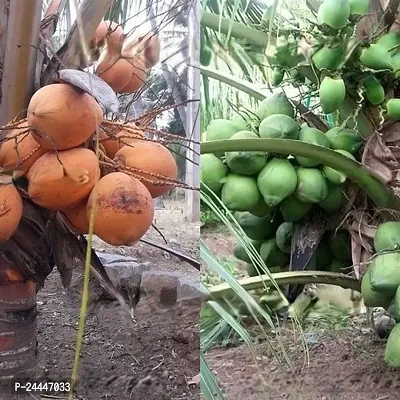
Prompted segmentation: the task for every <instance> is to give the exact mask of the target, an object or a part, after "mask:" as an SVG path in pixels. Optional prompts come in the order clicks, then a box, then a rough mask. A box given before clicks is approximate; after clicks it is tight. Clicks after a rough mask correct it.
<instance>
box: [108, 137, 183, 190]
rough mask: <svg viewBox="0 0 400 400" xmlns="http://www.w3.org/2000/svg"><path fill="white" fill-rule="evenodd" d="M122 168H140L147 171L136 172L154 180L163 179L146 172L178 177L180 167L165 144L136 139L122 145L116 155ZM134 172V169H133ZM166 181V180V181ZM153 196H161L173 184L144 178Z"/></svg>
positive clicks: (117, 161)
mask: <svg viewBox="0 0 400 400" xmlns="http://www.w3.org/2000/svg"><path fill="white" fill-rule="evenodd" d="M114 161H115V162H116V164H117V166H118V167H120V168H125V167H131V168H138V169H140V170H142V171H145V172H136V171H135V172H134V173H135V174H138V175H141V176H143V177H144V178H146V179H148V180H152V181H161V182H162V179H161V178H157V177H154V176H151V175H150V174H148V173H146V172H150V173H153V174H159V175H162V176H165V177H167V178H170V179H174V180H176V179H177V176H178V167H177V165H176V161H175V159H174V157H173V156H172V154H171V153H170V151H169V150H168V149H167V148H166V147H164V146H163V145H161V144H159V143H155V142H150V141H140V140H138V141H136V142H134V143H130V145H129V146H124V147H122V148H121V149H120V150H119V151H118V152H117V154H116V155H115V157H114ZM132 172H133V171H132ZM164 182H165V181H164ZM143 184H144V185H145V186H146V187H147V189H148V190H149V192H150V193H151V195H152V197H153V198H156V197H159V196H161V195H163V194H164V193H166V192H168V191H169V190H170V189H171V185H168V184H163V185H159V184H158V185H156V184H153V183H149V182H147V181H145V180H143Z"/></svg>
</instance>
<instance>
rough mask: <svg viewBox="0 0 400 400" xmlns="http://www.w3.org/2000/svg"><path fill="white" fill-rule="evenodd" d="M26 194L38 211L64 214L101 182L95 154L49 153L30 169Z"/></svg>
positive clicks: (80, 151)
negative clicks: (37, 206) (61, 211)
mask: <svg viewBox="0 0 400 400" xmlns="http://www.w3.org/2000/svg"><path fill="white" fill-rule="evenodd" d="M27 177H28V181H29V186H28V194H29V196H30V197H31V199H32V200H33V201H34V202H35V203H36V204H38V205H39V206H41V207H44V208H48V209H49V210H65V209H69V208H71V207H74V206H76V205H78V204H79V203H80V202H81V201H83V200H84V199H85V198H87V197H88V196H89V193H90V191H91V190H92V189H93V187H94V185H95V184H96V182H97V181H98V180H99V178H100V168H99V163H98V160H97V157H96V154H95V153H94V152H93V151H91V150H89V149H85V148H76V149H70V150H64V151H59V152H58V153H56V152H53V151H51V152H48V153H46V154H45V155H43V156H42V157H40V158H39V159H38V160H37V161H36V162H35V163H34V164H33V165H32V167H31V168H30V170H29V172H28V174H27Z"/></svg>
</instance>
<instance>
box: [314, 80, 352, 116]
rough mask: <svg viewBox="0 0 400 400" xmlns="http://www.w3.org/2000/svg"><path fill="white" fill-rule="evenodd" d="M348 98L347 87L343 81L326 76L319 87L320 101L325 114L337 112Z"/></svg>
mask: <svg viewBox="0 0 400 400" xmlns="http://www.w3.org/2000/svg"><path fill="white" fill-rule="evenodd" d="M345 97H346V86H345V84H344V81H343V79H340V78H331V77H329V76H326V77H325V78H324V79H323V81H322V82H321V85H320V87H319V99H320V102H321V107H322V110H323V111H324V113H325V114H331V113H333V112H334V111H336V110H337V109H338V108H339V107H340V106H341V105H342V103H343V101H344V99H345Z"/></svg>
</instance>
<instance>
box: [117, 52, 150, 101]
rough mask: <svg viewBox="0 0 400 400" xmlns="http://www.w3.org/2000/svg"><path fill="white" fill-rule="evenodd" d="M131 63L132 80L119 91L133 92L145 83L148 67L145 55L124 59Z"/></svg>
mask: <svg viewBox="0 0 400 400" xmlns="http://www.w3.org/2000/svg"><path fill="white" fill-rule="evenodd" d="M124 61H126V62H128V63H129V64H130V72H131V75H130V80H129V82H128V84H127V85H126V86H124V87H123V88H122V89H120V90H118V93H131V92H136V90H139V89H140V88H141V87H142V86H143V85H144V84H145V83H146V78H147V72H148V69H147V68H146V63H145V61H144V59H143V57H139V56H137V57H135V58H132V59H129V60H128V59H126V60H124Z"/></svg>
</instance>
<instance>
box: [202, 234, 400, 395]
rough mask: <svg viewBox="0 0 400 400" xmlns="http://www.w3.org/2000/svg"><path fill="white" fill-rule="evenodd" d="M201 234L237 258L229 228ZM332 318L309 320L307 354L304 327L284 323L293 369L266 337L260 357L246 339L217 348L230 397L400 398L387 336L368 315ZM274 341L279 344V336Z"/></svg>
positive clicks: (216, 360) (217, 365) (215, 357)
mask: <svg viewBox="0 0 400 400" xmlns="http://www.w3.org/2000/svg"><path fill="white" fill-rule="evenodd" d="M202 237H203V239H204V240H205V242H206V243H207V244H208V246H209V247H210V248H211V249H212V250H213V251H214V252H215V253H216V254H219V255H220V259H221V260H222V261H223V262H225V263H226V265H232V263H234V261H233V258H232V247H233V244H234V243H233V240H232V238H231V237H230V236H229V235H228V234H227V233H226V232H224V231H221V230H219V229H211V230H210V229H206V230H202ZM329 318H330V317H327V323H326V324H321V325H313V326H307V325H305V326H304V336H303V337H304V338H305V340H306V342H307V343H308V360H307V352H306V351H305V348H304V346H303V343H304V341H302V340H301V336H300V335H299V333H298V332H299V331H295V330H294V329H293V328H292V327H290V326H286V327H284V328H282V330H281V334H280V337H281V340H282V342H283V344H284V347H285V349H286V351H287V354H288V357H289V360H290V362H291V364H292V370H291V369H290V368H289V367H286V366H280V365H279V363H278V362H277V360H276V358H275V357H274V355H273V353H272V351H271V348H270V346H269V344H268V342H267V341H266V340H265V339H264V340H262V339H261V340H259V342H258V343H256V344H255V347H254V349H255V352H254V354H255V356H254V357H255V359H254V357H253V355H252V353H251V351H250V350H249V348H248V347H247V346H245V345H239V344H237V345H231V346H230V347H219V348H214V349H212V350H211V351H210V352H209V353H208V356H207V357H208V361H209V363H210V367H211V369H212V370H213V372H214V373H215V375H216V376H217V378H218V381H219V383H220V386H221V387H222V389H223V391H224V392H225V394H226V397H227V399H228V400H236V399H246V400H266V399H293V400H303V399H304V400H323V399H324V400H378V399H379V400H396V399H400V373H399V371H393V370H390V369H389V368H388V367H386V365H385V363H384V359H383V356H384V350H385V342H384V341H380V340H377V337H376V336H375V334H374V333H373V332H372V331H371V329H370V327H369V324H368V323H367V322H366V317H365V315H360V316H357V317H350V316H347V317H345V318H344V320H345V321H346V322H345V323H344V322H343V320H342V321H339V323H338V324H337V325H336V328H334V327H333V326H334V323H333V318H334V317H333V316H332V317H331V320H330V319H329ZM272 342H273V344H274V345H275V347H276V344H277V343H278V342H277V339H276V338H274V339H273V340H272Z"/></svg>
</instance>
